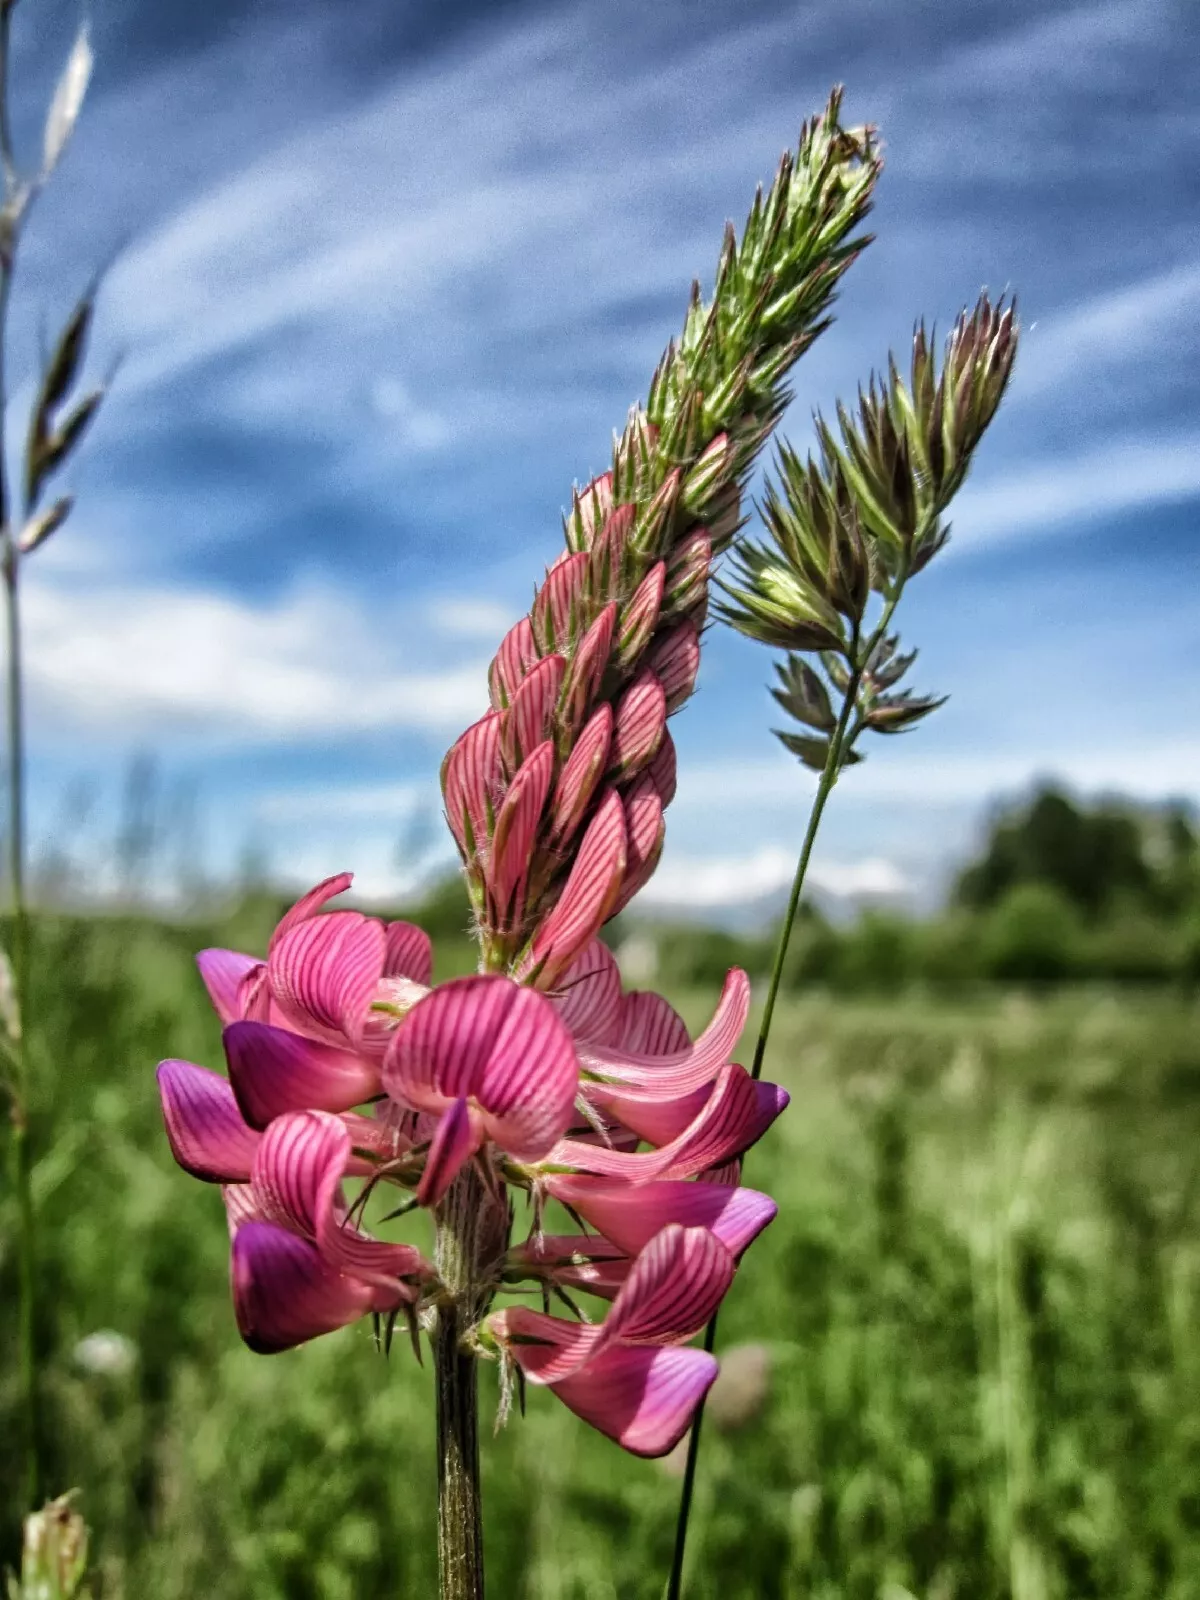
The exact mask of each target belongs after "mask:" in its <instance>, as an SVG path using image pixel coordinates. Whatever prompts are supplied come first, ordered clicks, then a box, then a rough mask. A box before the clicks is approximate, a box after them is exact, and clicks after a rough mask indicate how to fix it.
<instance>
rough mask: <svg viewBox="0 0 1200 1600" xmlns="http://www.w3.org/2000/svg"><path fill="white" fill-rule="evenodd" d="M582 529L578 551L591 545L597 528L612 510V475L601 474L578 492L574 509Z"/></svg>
mask: <svg viewBox="0 0 1200 1600" xmlns="http://www.w3.org/2000/svg"><path fill="white" fill-rule="evenodd" d="M573 509H577V511H578V515H579V520H580V523H581V525H582V529H583V543H582V544H581V545H580V546H579V548H580V549H582V550H586V549H587V548H588V546H589V545H590V544H591V542H592V539H593V537H594V535H595V532H596V529H597V528H598V527H601V528H602V527H603V526H604V522H605V519H606V518H607V516H608V514H609V512H610V511H611V510H612V473H611V472H602V473H601V474H600V476H599V477H598V478H593V479H592V481H591V482H590V483H588V484H585V485H584V487H583V488H582V489H580V490H579V492H578V494H577V495H576V498H575V507H574V508H573Z"/></svg>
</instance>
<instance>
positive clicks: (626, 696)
mask: <svg viewBox="0 0 1200 1600" xmlns="http://www.w3.org/2000/svg"><path fill="white" fill-rule="evenodd" d="M666 731H667V696H666V691H665V690H664V688H663V686H662V684H661V683H660V682H659V681H658V678H657V677H656V676H655V674H654V673H653V672H652V671H651V670H650V669H649V667H644V668H643V669H642V671H641V672H639V673H638V675H637V677H636V678H634V680H633V682H632V683H631V684H630V685H629V687H628V688H627V689H626V690H625V691H624V693H623V694H622V695H621V698H620V699H619V700H618V701H617V703H616V707H615V708H614V713H613V731H612V746H611V748H610V750H609V761H608V764H609V771H610V773H611V774H613V775H614V776H615V777H616V778H618V779H619V780H621V781H622V782H623V781H625V780H626V779H628V778H630V777H632V776H633V775H634V773H637V772H640V771H641V770H642V768H643V767H644V766H645V765H646V763H647V762H648V761H649V760H650V759H651V758H652V756H653V755H654V753H655V751H656V750H657V749H658V747H659V745H660V744H661V743H662V738H663V734H664V733H665V732H666Z"/></svg>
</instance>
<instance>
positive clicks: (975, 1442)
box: [0, 905, 1200, 1600]
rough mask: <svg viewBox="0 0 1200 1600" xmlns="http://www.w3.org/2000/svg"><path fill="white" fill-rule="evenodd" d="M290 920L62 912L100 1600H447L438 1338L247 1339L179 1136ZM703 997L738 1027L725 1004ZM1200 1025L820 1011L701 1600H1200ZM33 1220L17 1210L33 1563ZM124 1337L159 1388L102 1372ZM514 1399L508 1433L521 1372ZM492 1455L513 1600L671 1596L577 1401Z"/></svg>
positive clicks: (60, 1076)
mask: <svg viewBox="0 0 1200 1600" xmlns="http://www.w3.org/2000/svg"><path fill="white" fill-rule="evenodd" d="M273 910H274V908H273V907H265V906H262V907H255V906H254V905H251V906H250V907H248V909H247V910H245V911H244V912H243V913H241V914H240V915H239V916H238V917H237V918H236V919H235V925H234V926H224V927H222V928H220V929H215V928H210V929H202V928H195V927H183V926H175V925H165V924H164V925H158V924H155V923H152V922H149V921H145V920H141V919H138V918H133V917H131V918H127V919H105V920H98V919H97V920H87V919H81V918H60V919H54V920H44V921H43V922H42V923H41V924H40V925H39V929H38V934H37V951H36V966H35V977H36V983H37V993H36V995H35V997H34V1003H33V1005H32V1006H31V1018H32V1025H31V1031H32V1048H33V1059H34V1063H35V1072H36V1076H37V1080H38V1083H39V1086H40V1087H39V1096H38V1100H37V1103H36V1107H35V1112H36V1117H35V1132H36V1135H37V1148H38V1150H39V1152H40V1159H39V1162H38V1167H37V1173H36V1185H37V1201H38V1208H39V1216H40V1222H41V1235H40V1240H39V1250H40V1257H41V1266H42V1296H43V1299H42V1316H43V1323H42V1327H41V1330H40V1331H41V1338H42V1343H43V1348H44V1353H45V1363H46V1371H47V1374H48V1376H47V1383H46V1396H47V1407H48V1413H49V1421H50V1429H49V1431H50V1448H51V1456H52V1462H53V1482H52V1487H54V1488H55V1489H58V1488H63V1487H67V1486H70V1485H78V1486H79V1487H80V1489H81V1490H82V1493H83V1500H82V1504H83V1507H84V1509H85V1511H86V1514H87V1516H88V1519H89V1521H90V1523H91V1525H92V1528H93V1530H94V1540H95V1543H94V1550H95V1560H94V1566H93V1570H94V1574H95V1576H94V1583H95V1588H96V1591H97V1596H98V1597H99V1600H118V1597H119V1600H135V1597H136V1600H143V1597H149V1596H153V1597H155V1600H197V1597H200V1596H213V1597H216V1600H351V1597H354V1600H385V1597H391V1596H394V1595H401V1594H404V1595H413V1596H424V1595H427V1594H431V1593H433V1592H434V1588H435V1578H434V1573H435V1549H434V1539H433V1515H434V1512H433V1495H432V1490H433V1483H432V1462H433V1435H432V1394H431V1392H430V1377H429V1372H428V1369H426V1370H422V1369H420V1368H418V1367H417V1365H416V1364H415V1362H414V1360H413V1358H412V1354H411V1351H410V1349H409V1348H408V1346H407V1344H406V1343H405V1342H403V1341H400V1340H398V1341H397V1344H396V1347H395V1348H394V1350H393V1352H392V1355H391V1358H390V1361H388V1362H385V1361H384V1359H383V1358H382V1357H381V1356H379V1355H378V1354H377V1353H376V1352H375V1350H374V1347H373V1344H372V1339H371V1332H370V1328H369V1326H368V1325H362V1326H359V1327H355V1328H351V1329H347V1330H345V1331H343V1332H342V1333H340V1334H338V1335H335V1336H332V1337H330V1338H327V1339H324V1340H321V1341H319V1342H318V1343H317V1344H315V1345H312V1346H309V1347H307V1348H305V1349H302V1350H300V1351H297V1352H293V1353H291V1354H288V1355H285V1356H279V1357H274V1358H270V1359H264V1358H262V1357H257V1356H254V1355H251V1354H250V1353H249V1352H248V1351H246V1350H245V1349H243V1347H242V1346H241V1344H240V1342H239V1340H238V1337H237V1334H236V1331H235V1328H234V1324H233V1318H232V1314H231V1310H230V1306H229V1298H228V1290H227V1278H226V1274H227V1243H226V1234H225V1223H224V1216H223V1211H222V1207H221V1204H220V1199H219V1196H218V1195H217V1193H216V1191H215V1190H208V1189H206V1188H204V1187H203V1186H201V1185H199V1184H196V1183H195V1182H194V1181H192V1180H189V1179H188V1178H186V1177H185V1176H184V1175H183V1174H182V1173H180V1172H178V1171H177V1170H176V1169H175V1167H174V1165H173V1163H172V1161H171V1158H170V1156H169V1153H168V1151H167V1148H166V1142H165V1139H164V1137H163V1133H162V1128H161V1122H160V1119H159V1112H158V1102H157V1096H156V1093H155V1087H154V1079H153V1069H154V1065H155V1063H156V1061H157V1060H158V1059H159V1058H160V1057H162V1056H166V1055H172V1054H174V1055H182V1056H185V1057H190V1058H192V1059H195V1060H200V1061H204V1062H207V1063H208V1064H210V1065H218V1064H219V1044H218V1029H217V1025H216V1023H215V1020H214V1019H213V1017H212V1016H211V1013H210V1012H209V1010H208V1007H207V1004H206V1001H205V998H204V996H203V992H202V989H201V986H200V983H199V980H198V978H197V977H196V975H195V971H194V966H193V963H192V953H193V951H194V950H195V949H196V948H197V947H198V946H199V945H201V944H203V943H206V942H211V941H212V940H213V939H214V938H218V937H219V938H221V939H223V940H224V939H229V940H230V941H231V942H235V943H237V944H240V945H241V946H242V947H243V948H261V946H262V944H263V943H264V941H265V937H266V934H267V932H268V930H269V927H270V925H271V920H272V913H273ZM443 956H444V965H445V970H447V971H448V970H451V969H453V968H455V967H456V966H461V965H463V964H465V962H466V961H467V959H468V953H467V951H466V950H465V948H458V947H454V946H451V947H450V948H449V949H448V950H444V951H443ZM674 998H675V999H676V1000H677V1002H678V1003H679V1004H680V1005H681V1008H682V1009H683V1010H684V1011H685V1013H686V1014H687V1016H688V1018H689V1021H691V1022H692V1023H693V1024H698V1023H700V1022H702V1021H703V1019H704V1013H705V1010H706V1007H708V1006H709V1005H711V1002H712V1000H713V999H714V998H715V995H710V994H705V993H699V992H692V991H689V992H687V993H683V994H677V995H675V996H674ZM1197 1020H1198V1007H1197V1004H1196V1002H1195V1000H1194V999H1192V998H1188V997H1187V996H1185V995H1183V994H1182V993H1179V992H1159V993H1156V994H1153V995H1150V994H1139V993H1138V992H1137V991H1130V990H1125V991H1122V992H1121V993H1120V994H1119V995H1118V994H1117V993H1116V992H1115V991H1114V992H1106V991H1103V990H1084V989H1075V990H1065V991H1061V992H1058V993H1054V994H1049V995H1046V996H1043V997H1041V998H1038V999H1031V998H1028V997H1025V996H1023V995H1022V994H1020V993H1013V992H1009V993H1006V992H1001V991H982V990H981V991H980V992H979V993H978V994H975V995H971V996H966V997H962V998H943V999H940V1000H937V1001H931V1000H930V999H928V998H922V997H921V996H920V995H916V994H914V995H911V996H906V995H900V996H896V997H891V998H888V999H886V1000H876V1001H873V1002H867V1001H864V1000H863V999H861V998H859V999H855V998H853V997H846V996H838V997H836V998H834V997H831V996H829V995H822V994H820V993H812V994H811V995H807V996H805V997H804V998H802V999H792V1000H790V1001H789V1002H788V1003H787V1005H786V1007H785V1008H783V1009H782V1010H781V1013H780V1017H779V1021H778V1024H777V1028H776V1032H775V1035H774V1041H773V1045H772V1052H771V1056H772V1059H771V1061H770V1063H769V1066H770V1069H771V1075H773V1076H775V1077H778V1078H779V1079H781V1080H782V1081H783V1082H784V1083H786V1084H787V1086H788V1088H789V1089H790V1090H791V1092H792V1095H793V1102H792V1106H791V1108H790V1110H789V1111H788V1113H787V1114H786V1116H785V1117H784V1118H783V1119H782V1121H781V1122H780V1123H779V1124H778V1125H777V1126H776V1128H775V1129H774V1130H773V1131H772V1133H771V1134H770V1135H769V1136H768V1137H767V1139H766V1140H765V1141H764V1142H763V1144H762V1145H761V1146H760V1147H758V1148H757V1149H756V1150H755V1151H754V1152H753V1154H752V1156H751V1157H750V1160H749V1163H748V1171H747V1181H749V1182H751V1183H754V1184H756V1185H759V1186H761V1187H763V1188H765V1189H768V1190H769V1191H770V1192H771V1193H772V1194H773V1195H775V1197H776V1198H777V1199H778V1201H779V1204H780V1216H779V1218H778V1220H777V1221H776V1223H775V1224H774V1225H773V1226H772V1227H771V1228H770V1229H769V1230H768V1232H767V1233H766V1234H765V1235H764V1236H763V1238H762V1239H761V1240H760V1242H759V1243H758V1244H757V1245H756V1246H755V1248H754V1249H753V1250H752V1251H751V1252H750V1254H749V1255H748V1256H747V1258H746V1261H745V1263H744V1265H743V1268H742V1271H741V1273H740V1275H739V1280H738V1282H737V1283H736V1285H735V1287H734V1290H733V1292H732V1293H731V1295H730V1297H729V1300H728V1302H727V1304H726V1308H725V1310H724V1311H723V1313H722V1319H721V1345H722V1348H723V1349H725V1350H729V1349H730V1348H732V1347H736V1346H739V1345H746V1344H748V1343H752V1344H755V1345H760V1346H763V1347H765V1352H766V1359H767V1364H768V1372H769V1382H768V1385H767V1389H766V1392H765V1394H763V1395H762V1396H760V1397H758V1398H757V1403H756V1397H755V1395H754V1394H753V1392H751V1393H749V1394H748V1395H747V1394H743V1395H742V1396H740V1397H738V1396H736V1395H735V1396H732V1397H730V1396H726V1401H727V1403H726V1404H725V1405H724V1406H723V1407H722V1408H721V1410H723V1412H724V1419H723V1421H724V1425H723V1426H712V1427H711V1437H710V1438H709V1439H708V1441H707V1444H706V1448H705V1451H704V1453H703V1456H702V1462H701V1471H700V1478H699V1482H698V1488H697V1504H696V1516H695V1519H694V1524H693V1527H694V1533H693V1538H692V1543H691V1546H690V1562H691V1576H690V1582H689V1587H688V1593H689V1596H691V1597H692V1600H716V1597H718V1596H720V1597H722V1600H731V1597H732V1600H738V1597H741V1596H747V1597H759V1596H761V1597H764V1600H766V1597H775V1596H778V1597H792V1596H805V1597H812V1600H904V1597H905V1596H916V1597H919V1600H967V1597H970V1600H992V1597H996V1600H1000V1597H1010V1596H1011V1597H1012V1600H1057V1597H1071V1600H1076V1597H1085V1596H1097V1597H1101V1596H1102V1597H1105V1600H1143V1597H1144V1600H1195V1597H1198V1596H1200V1228H1198V1217H1197V1210H1198V1204H1200V1202H1198V1198H1197V1187H1198V1184H1197V1179H1198V1177H1200V1137H1198V1136H1200V1031H1198V1030H1197ZM12 1224H13V1217H12V1207H11V1199H10V1197H8V1196H5V1199H4V1209H3V1211H2V1213H0V1250H2V1251H3V1255H2V1257H0V1319H2V1321H0V1354H2V1357H3V1367H2V1374H0V1507H2V1508H3V1509H2V1512H0V1516H2V1532H0V1539H2V1543H0V1550H2V1551H3V1555H4V1556H5V1557H6V1558H11V1554H12V1552H13V1549H14V1540H15V1522H16V1516H15V1512H16V1485H17V1463H16V1462H15V1460H14V1459H13V1456H14V1450H13V1448H12V1445H11V1441H12V1439H13V1436H14V1434H13V1430H14V1419H15V1403H16V1394H15V1375H14V1359H13V1354H14V1349H13V1339H14V1328H13V1315H12V1310H13V1289H14V1264H13V1260H12ZM100 1330H112V1331H113V1332H115V1333H117V1334H120V1335H122V1336H123V1338H124V1339H126V1340H128V1341H129V1347H128V1349H129V1350H130V1351H131V1352H132V1361H131V1362H130V1363H128V1364H126V1363H124V1362H122V1361H121V1360H119V1359H116V1358H115V1357H113V1356H112V1352H113V1351H116V1352H118V1353H120V1352H124V1351H125V1350H126V1348H127V1347H125V1346H123V1345H121V1344H120V1343H119V1342H114V1341H109V1342H108V1344H107V1345H103V1342H101V1343H102V1345H103V1348H104V1349H107V1350H109V1353H110V1359H109V1360H108V1361H107V1362H105V1361H104V1360H97V1359H96V1355H95V1350H96V1341H92V1344H91V1345H90V1346H85V1347H84V1350H83V1351H82V1352H81V1351H80V1344H81V1341H83V1340H84V1339H85V1338H87V1336H89V1335H93V1334H95V1333H97V1332H98V1331H100ZM89 1350H90V1351H91V1352H92V1353H91V1355H90V1357H89V1355H88V1352H89ZM758 1359H759V1360H760V1361H761V1354H760V1356H759V1357H758ZM89 1361H90V1368H89V1365H88V1362H89ZM105 1365H107V1366H108V1367H109V1368H110V1369H111V1370H95V1368H96V1367H97V1366H99V1367H104V1366H105ZM749 1366H750V1367H751V1368H752V1369H753V1368H754V1360H753V1359H750V1360H749ZM753 1387H754V1385H753V1382H751V1383H750V1390H751V1391H753ZM484 1394H485V1431H486V1432H487V1433H488V1434H490V1418H491V1413H492V1410H493V1407H494V1399H495V1386H494V1382H493V1381H492V1379H491V1377H490V1375H487V1376H485V1382H484ZM739 1410H740V1412H741V1415H740V1417H735V1416H734V1413H735V1412H738V1411H739ZM720 1420H721V1419H720V1417H719V1416H715V1417H714V1421H720ZM735 1423H736V1425H735ZM484 1454H485V1480H486V1482H485V1496H486V1502H485V1503H486V1517H487V1530H486V1536H487V1546H488V1568H489V1592H490V1593H492V1594H494V1595H496V1596H498V1597H501V1600H510V1597H512V1600H626V1597H628V1600H643V1597H645V1600H658V1597H659V1596H660V1595H661V1592H662V1584H663V1579H664V1575H665V1572H666V1568H667V1564H668V1559H669V1552H670V1542H671V1537H672V1531H673V1519H674V1511H675V1505H676V1501H677V1496H678V1480H677V1478H676V1477H674V1476H672V1472H671V1467H670V1464H667V1465H666V1466H664V1464H662V1463H654V1462H639V1461H636V1460H634V1459H632V1458H630V1457H627V1456H625V1455H623V1454H622V1453H621V1452H619V1451H618V1450H617V1449H616V1448H615V1447H614V1446H612V1445H610V1444H608V1443H607V1442H606V1441H605V1440H603V1439H601V1438H600V1437H599V1436H598V1435H596V1434H594V1433H592V1432H591V1431H590V1430H588V1429H587V1428H586V1427H585V1426H584V1425H583V1424H582V1423H580V1422H578V1421H577V1420H576V1419H575V1418H574V1417H572V1416H571V1415H570V1414H569V1413H568V1412H567V1411H566V1410H565V1408H563V1407H562V1406H561V1405H559V1404H558V1402H556V1401H555V1400H553V1399H552V1398H551V1397H550V1396H549V1395H547V1394H545V1393H544V1392H541V1393H539V1392H536V1391H535V1392H531V1394H530V1402H529V1414H528V1416H527V1417H526V1418H525V1419H524V1420H522V1419H521V1418H519V1417H515V1418H514V1419H513V1421H512V1422H510V1424H509V1426H508V1427H507V1429H506V1430H505V1431H504V1432H503V1433H502V1434H501V1436H500V1437H499V1438H497V1439H494V1440H493V1439H492V1438H490V1437H487V1438H486V1442H485V1451H484Z"/></svg>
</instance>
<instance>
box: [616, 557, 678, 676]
mask: <svg viewBox="0 0 1200 1600" xmlns="http://www.w3.org/2000/svg"><path fill="white" fill-rule="evenodd" d="M666 580H667V568H666V563H665V562H662V561H657V562H655V564H654V566H652V567H651V568H650V571H649V572H648V573H647V574H646V576H645V577H644V578H643V579H642V581H641V583H640V584H639V585H638V587H637V589H636V590H635V591H634V594H633V598H632V599H631V600H630V602H629V604H628V605H627V606H626V607H625V614H624V616H623V617H622V618H621V630H620V632H619V634H618V635H617V661H618V662H619V663H620V665H621V666H622V667H626V668H628V667H632V666H633V665H634V664H635V663H636V662H638V661H640V660H641V658H642V655H643V654H644V653H645V650H646V646H647V645H648V644H649V643H650V639H651V636H652V635H653V633H654V629H655V628H656V626H657V625H658V617H659V613H660V611H661V610H662V602H663V590H664V586H665V584H666Z"/></svg>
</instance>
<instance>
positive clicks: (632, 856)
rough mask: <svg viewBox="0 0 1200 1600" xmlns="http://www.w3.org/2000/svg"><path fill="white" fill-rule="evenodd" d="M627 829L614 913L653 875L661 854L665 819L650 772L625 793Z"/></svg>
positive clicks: (620, 909)
mask: <svg viewBox="0 0 1200 1600" xmlns="http://www.w3.org/2000/svg"><path fill="white" fill-rule="evenodd" d="M625 832H626V836H627V838H628V846H627V855H628V862H627V864H626V868H625V878H624V881H623V882H622V884H621V892H620V894H619V895H618V896H617V902H616V905H615V906H614V907H613V915H614V916H616V915H617V914H618V913H619V912H621V911H623V910H624V909H625V907H626V906H627V905H628V904H629V902H630V901H631V900H632V899H633V897H634V895H635V894H637V892H638V890H639V889H641V888H642V886H643V885H644V884H646V883H648V882H649V880H650V879H651V878H652V877H653V875H654V870H655V868H656V867H657V866H658V861H659V857H660V856H661V855H662V847H663V840H664V838H665V837H666V825H665V823H664V822H663V808H662V801H661V800H660V799H659V797H658V790H657V789H656V788H655V787H654V780H653V779H652V778H651V777H650V775H649V773H646V772H643V773H642V775H641V777H640V778H637V779H636V780H635V781H634V784H633V787H632V788H631V789H630V791H629V793H628V794H627V795H626V796H625Z"/></svg>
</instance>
